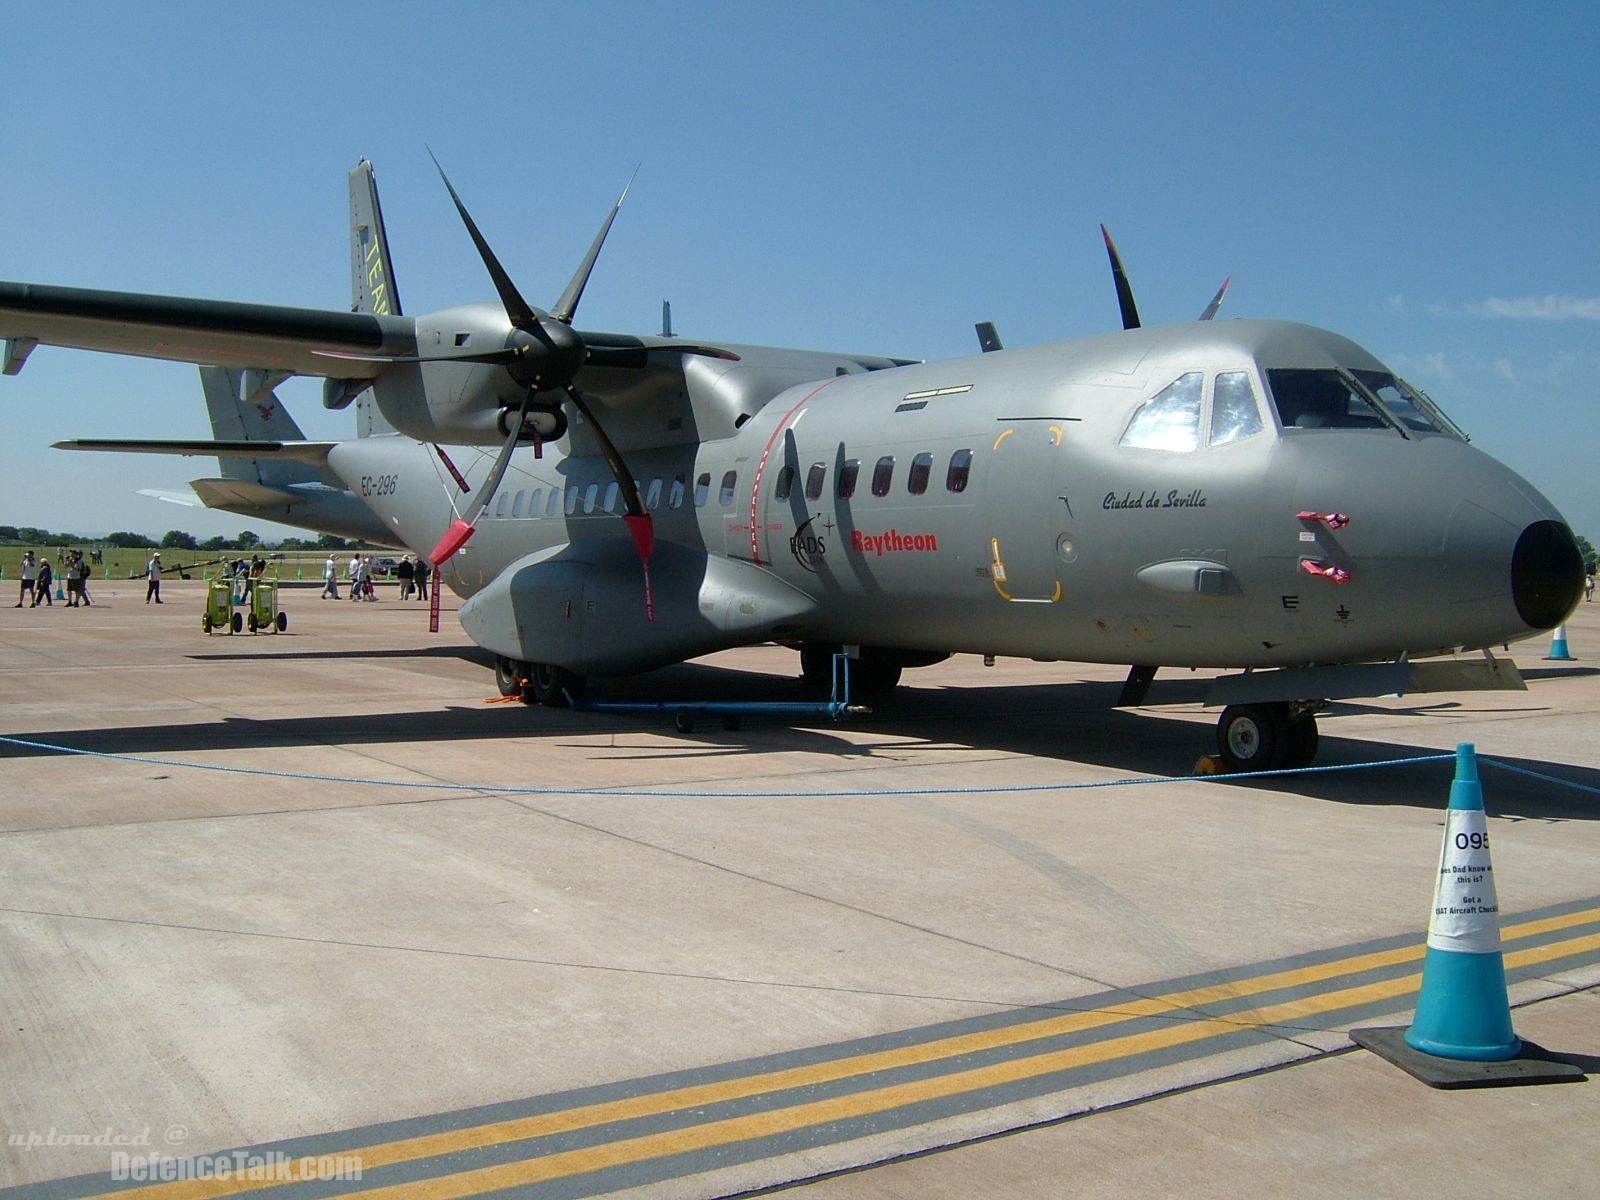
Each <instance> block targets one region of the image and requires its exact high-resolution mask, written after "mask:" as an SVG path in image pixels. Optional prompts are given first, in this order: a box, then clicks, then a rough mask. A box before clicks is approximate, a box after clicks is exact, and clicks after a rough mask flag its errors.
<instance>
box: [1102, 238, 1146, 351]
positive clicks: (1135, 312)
mask: <svg viewBox="0 0 1600 1200" xmlns="http://www.w3.org/2000/svg"><path fill="white" fill-rule="evenodd" d="M1100 236H1101V237H1103V238H1104V239H1105V242H1106V254H1107V255H1109V256H1110V258H1111V278H1112V280H1113V281H1115V283H1116V285H1117V305H1118V307H1120V308H1121V309H1122V327H1123V328H1124V329H1137V328H1139V307H1138V305H1136V304H1135V303H1134V302H1133V287H1132V286H1131V285H1130V284H1129V283H1128V273H1127V272H1126V271H1124V270H1123V269H1122V258H1121V257H1120V256H1119V255H1118V254H1117V246H1116V243H1115V242H1113V241H1112V240H1111V234H1110V232H1109V231H1108V230H1107V229H1106V227H1105V226H1104V225H1102V226H1100Z"/></svg>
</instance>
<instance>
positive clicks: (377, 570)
mask: <svg viewBox="0 0 1600 1200" xmlns="http://www.w3.org/2000/svg"><path fill="white" fill-rule="evenodd" d="M399 569H400V564H399V562H397V561H396V560H395V559H392V558H375V559H373V560H372V573H373V574H374V575H384V576H389V575H393V574H394V573H395V572H396V571H398V570H399Z"/></svg>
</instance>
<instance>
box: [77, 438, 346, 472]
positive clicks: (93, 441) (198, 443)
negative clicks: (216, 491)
mask: <svg viewBox="0 0 1600 1200" xmlns="http://www.w3.org/2000/svg"><path fill="white" fill-rule="evenodd" d="M337 444H338V443H337V442H245V441H238V442H218V441H202V440H193V441H190V440H186V439H173V438H154V439H152V438H146V439H138V438H71V439H69V440H67V441H64V442H53V443H51V445H52V446H53V448H54V449H57V450H103V451H108V452H111V453H115V454H183V455H190V456H192V455H197V454H204V455H215V456H216V457H218V458H276V459H283V460H287V461H290V462H306V463H315V464H317V465H318V466H320V465H322V464H323V463H326V462H327V461H328V451H330V450H332V449H333V447H334V446H336V445H337Z"/></svg>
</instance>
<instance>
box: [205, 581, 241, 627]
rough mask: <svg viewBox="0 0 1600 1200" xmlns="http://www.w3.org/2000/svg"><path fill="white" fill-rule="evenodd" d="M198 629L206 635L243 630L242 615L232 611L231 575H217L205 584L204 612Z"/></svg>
mask: <svg viewBox="0 0 1600 1200" xmlns="http://www.w3.org/2000/svg"><path fill="white" fill-rule="evenodd" d="M200 628H201V629H203V630H205V631H206V632H207V633H238V632H239V631H240V630H241V629H243V628H244V617H243V615H242V614H240V613H236V612H234V611H233V577H232V576H231V575H225V574H224V575H218V576H217V577H216V578H215V579H213V580H211V581H210V582H209V583H207V584H206V611H205V613H204V614H203V615H202V616H201V617H200ZM252 628H253V626H252Z"/></svg>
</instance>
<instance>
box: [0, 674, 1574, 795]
mask: <svg viewBox="0 0 1600 1200" xmlns="http://www.w3.org/2000/svg"><path fill="white" fill-rule="evenodd" d="M342 656H343V653H342V652H333V653H332V654H331V655H330V654H326V653H323V652H315V653H313V654H310V655H301V654H299V653H295V652H291V653H289V654H286V655H276V657H288V658H297V657H342ZM422 656H432V657H441V658H442V657H462V658H472V659H474V660H476V659H477V658H478V657H480V656H481V652H480V651H478V650H476V648H474V647H466V648H462V647H438V648H431V649H426V650H423V651H421V652H417V651H409V650H405V651H401V650H385V651H377V652H370V651H369V652H360V653H358V654H354V655H351V657H396V658H406V657H422ZM212 657H224V658H234V657H252V658H253V657H255V656H251V655H241V656H235V655H224V656H212ZM258 661H259V660H258ZM915 678H916V677H915V674H914V673H913V674H912V675H911V676H910V682H909V683H908V684H907V685H904V686H902V687H901V688H899V689H897V690H896V692H895V693H894V694H893V695H891V696H889V697H886V698H877V699H875V700H873V701H872V707H873V712H872V713H871V714H870V715H866V716H861V717H854V718H851V720H850V722H849V728H850V729H851V730H852V731H854V733H855V734H856V735H860V734H862V733H866V734H868V735H870V734H872V733H875V732H881V733H883V734H885V735H888V736H889V737H892V738H893V740H892V741H888V740H885V741H882V742H879V741H875V740H873V739H872V738H871V737H870V736H869V737H868V738H867V740H865V741H863V740H861V739H860V737H859V736H856V737H855V738H854V739H853V740H852V739H849V738H844V737H840V736H837V735H836V734H835V733H834V732H833V726H832V725H831V723H830V722H829V721H828V719H827V718H826V717H825V716H818V717H811V718H804V719H802V720H800V721H793V720H784V721H779V720H775V719H772V718H765V717H762V716H760V715H759V714H752V715H750V716H748V717H746V719H745V722H744V724H743V727H742V728H741V729H739V730H737V731H730V730H726V729H724V728H723V727H722V725H721V723H720V722H719V721H718V720H717V719H716V718H715V717H703V718H702V719H701V721H700V724H699V728H697V729H696V731H695V732H694V733H691V734H673V730H672V724H671V721H672V709H671V708H668V709H667V711H665V712H663V713H661V714H659V715H656V714H633V713H630V714H614V713H603V712H582V713H575V712H570V711H566V710H562V709H547V708H539V707H525V706H523V705H521V704H514V703H513V704H500V705H486V706H476V705H474V706H464V705H459V704H458V705H448V704H447V705H444V706H442V707H440V708H438V709H433V710H429V711H427V712H425V713H419V712H416V711H408V712H399V713H387V712H385V713H352V714H343V715H315V716H306V717H294V718H286V719H272V720H254V719H249V718H236V717H229V718H225V719H223V720H221V721H215V722H191V723H178V724H168V725H145V726H128V727H123V728H111V729H98V730H81V729H76V730H63V731H58V732H35V733H30V734H28V735H27V739H28V740H29V741H34V742H40V743H46V744H52V745H62V746H69V747H73V748H76V749H84V750H94V751H100V752H104V753H119V754H134V755H161V754H165V753H179V752H187V751H214V750H232V749H293V748H294V747H297V746H312V745H318V746H330V745H332V746H337V745H379V744H384V743H395V742H411V741H456V740H471V739H479V738H485V739H487V738H502V737H505V738H524V739H527V738H561V739H570V738H572V737H574V736H576V735H592V734H594V733H605V732H609V733H622V732H629V731H647V732H652V733H660V734H663V735H668V736H671V737H673V739H674V741H673V742H672V743H670V744H663V743H661V742H659V741H656V740H654V739H652V740H650V741H641V742H637V743H633V744H626V743H625V744H621V745H613V746H607V747H604V748H600V749H596V750H595V751H594V754H595V756H596V757H597V758H602V757H603V758H606V759H608V760H612V761H616V760H620V759H623V758H627V759H632V760H638V759H644V758H660V759H663V760H679V761H681V760H684V759H685V758H692V757H704V758H708V759H721V758H728V757H735V756H739V755H743V754H752V753H775V752H810V753H828V754H836V755H840V756H844V757H871V756H874V755H876V754H879V753H887V754H892V755H893V757H894V758H895V759H896V760H897V761H899V762H903V763H905V764H907V765H915V764H916V760H917V757H918V753H919V750H925V751H926V752H927V753H928V754H929V755H930V757H931V756H934V755H937V756H938V757H939V759H940V760H941V761H950V760H951V756H952V754H953V753H959V752H960V750H961V749H963V748H966V749H970V750H971V751H973V752H975V753H981V754H989V753H992V752H994V751H1003V752H1007V753H1014V754H1020V755H1027V756H1030V757H1033V758H1038V759H1046V760H1050V759H1054V760H1059V761H1068V762H1074V763H1087V764H1093V765H1095V766H1099V767H1104V768H1107V769H1111V770H1117V771H1127V772H1131V773H1134V774H1137V775H1152V776H1165V777H1173V776H1187V775H1189V774H1191V773H1192V772H1193V770H1194V767H1195V764H1196V761H1197V760H1198V759H1199V758H1200V756H1201V755H1204V754H1210V753H1213V752H1214V749H1215V733H1214V726H1213V724H1212V714H1211V713H1210V712H1207V713H1206V716H1205V719H1203V720H1195V719H1193V713H1192V711H1191V712H1190V713H1189V714H1188V716H1187V717H1177V716H1163V715H1162V714H1161V712H1160V710H1159V709H1155V710H1149V709H1147V710H1129V709H1118V708H1115V707H1113V705H1114V704H1115V701H1116V698H1117V694H1118V692H1119V691H1120V688H1121V684H1120V683H1113V682H1108V681H1104V680H1096V681H1067V682H1061V683H1051V684H1004V685H1000V686H972V687H951V686H938V687H918V686H916V683H915ZM485 682H486V683H487V682H488V680H487V679H486V680H485ZM1207 682H1208V681H1207V680H1206V679H1205V678H1203V677H1196V678H1194V679H1187V678H1174V679H1171V680H1158V683H1157V690H1155V691H1153V692H1152V699H1156V700H1159V701H1160V702H1161V703H1163V704H1179V703H1190V704H1198V703H1199V702H1200V701H1201V699H1202V696H1203V694H1204V690H1205V688H1206V686H1207ZM600 691H601V689H599V688H597V689H595V691H594V692H593V693H591V697H590V698H591V699H594V698H598V696H599V693H600ZM603 692H604V697H605V698H606V699H613V700H624V701H650V702H655V701H659V700H662V699H666V700H668V701H669V702H670V703H672V704H677V703H693V702H695V701H703V700H723V701H726V700H739V701H753V702H757V703H759V702H761V701H787V702H793V701H796V700H799V699H802V698H805V697H804V695H803V693H802V691H801V689H800V685H799V683H798V681H797V680H796V679H793V678H786V677H782V676H778V675H770V674H764V673H759V672H752V671H745V670H738V669H734V668H729V667H724V666H713V665H708V664H703V663H681V664H678V665H675V666H671V667H665V668H662V669H661V670H659V671H653V672H650V673H648V674H646V675H640V676H636V677H633V678H630V679H626V680H617V681H607V683H606V685H605V687H604V689H603ZM1459 707H1461V705H1460V703H1459V702H1457V701H1452V700H1448V699H1440V698H1439V697H1437V696H1429V697H1427V698H1425V700H1423V701H1419V703H1418V704H1417V705H1416V706H1415V707H1410V708H1399V709H1397V708H1394V707H1386V708H1382V709H1379V708H1375V707H1373V706H1370V705H1362V704H1356V703H1350V704H1346V703H1336V704H1334V705H1333V706H1332V707H1331V709H1330V710H1329V712H1328V713H1327V714H1325V715H1324V717H1323V718H1322V722H1321V724H1322V748H1321V753H1320V754H1319V756H1318V760H1317V761H1318V764H1319V765H1320V766H1344V765H1351V764H1359V763H1366V762H1383V761H1386V760H1390V759H1411V758H1417V757H1420V756H1424V755H1426V754H1427V753H1428V752H1427V751H1423V750H1419V749H1418V748H1417V747H1415V746H1408V745H1403V744H1398V743H1390V742H1386V741H1377V740H1373V739H1370V738H1346V737H1340V736H1339V735H1338V731H1339V718H1340V716H1341V715H1356V714H1360V713H1363V712H1368V713H1370V712H1380V711H1381V712H1383V713H1385V714H1389V715H1398V716H1400V717H1401V719H1405V714H1406V713H1408V712H1410V713H1413V714H1415V715H1416V719H1417V720H1422V721H1432V722H1434V723H1435V724H1437V722H1439V721H1448V720H1449V719H1450V714H1451V711H1452V710H1453V709H1456V708H1459ZM1482 711H1484V710H1483V709H1482V708H1478V707H1474V708H1472V709H1468V710H1466V713H1467V715H1471V714H1476V713H1480V712H1482ZM48 753H51V752H50V751H48V750H39V749H34V748H31V747H22V746H15V745H10V744H0V758H17V757H32V756H37V755H42V754H48ZM1478 753H1479V756H1480V758H1481V759H1484V760H1487V765H1486V766H1485V768H1484V770H1483V772H1482V775H1483V780H1484V793H1485V803H1486V805H1487V808H1488V811H1489V813H1490V814H1491V815H1494V816H1505V817H1518V818H1522V819H1528V820H1594V819H1596V818H1600V798H1597V796H1596V792H1597V791H1600V769H1595V768H1590V767H1584V766H1577V765H1574V764H1570V763H1562V762H1549V761H1545V760H1540V759H1527V758H1509V757H1507V758H1504V759H1501V758H1500V756H1497V755H1496V754H1495V749H1494V747H1493V746H1492V745H1484V744H1480V745H1479V746H1478ZM1496 760H1499V761H1504V762H1506V763H1507V764H1508V765H1510V766H1512V767H1520V768H1523V769H1524V770H1531V771H1538V772H1541V773H1543V774H1546V775H1551V776H1555V777H1557V778H1558V779H1560V780H1564V781H1568V782H1570V783H1571V784H1574V785H1576V786H1572V787H1568V786H1563V784H1561V783H1554V782H1549V781H1545V780H1539V779H1534V778H1531V777H1529V776H1526V775H1521V774H1517V773H1515V772H1513V771H1508V770H1500V769H1497V768H1496V767H1495V766H1494V762H1495V761H1496ZM957 761H958V760H957ZM1453 769H1454V768H1453V764H1452V763H1451V762H1450V761H1447V760H1441V761H1436V762H1429V763H1418V764H1415V765H1405V764H1400V765H1394V766H1383V767H1373V768H1368V769H1362V770H1347V771H1335V772H1326V773H1317V772H1312V773H1307V774H1286V775H1278V776H1271V777H1265V778H1261V779H1257V780H1248V781H1247V780H1242V779H1237V778H1235V779H1233V780H1232V782H1233V783H1235V784H1240V785H1245V786H1249V787H1251V788H1253V789H1258V790H1265V791H1276V792H1283V793H1288V794H1293V795H1297V796H1304V797H1310V798H1316V799H1322V800H1328V801H1332V802H1335V803H1341V804H1392V803H1407V804H1436V806H1437V807H1439V808H1443V807H1444V804H1445V802H1446V801H1447V799H1448V797H1449V789H1450V779H1451V776H1452V774H1453ZM987 777H988V778H989V779H992V780H993V782H994V783H995V784H996V786H1004V785H1006V784H1008V783H1010V782H1012V781H1011V780H1008V779H1007V778H1006V777H1005V775H1004V771H1003V766H1001V767H998V768H991V769H990V771H989V773H988V776H987ZM1035 778H1037V776H1035ZM461 782H474V783H477V782H480V781H479V780H470V781H468V780H463V781H461ZM481 782H483V784H484V786H485V787H488V788H493V786H494V782H495V781H492V780H488V781H481ZM1402 783H1403V784H1404V786H1397V785H1399V784H1402ZM574 786H575V787H578V788H581V787H582V786H583V785H582V784H581V783H579V782H577V781H574ZM1585 789H1587V790H1585ZM773 790H781V785H778V784H775V785H773Z"/></svg>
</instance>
